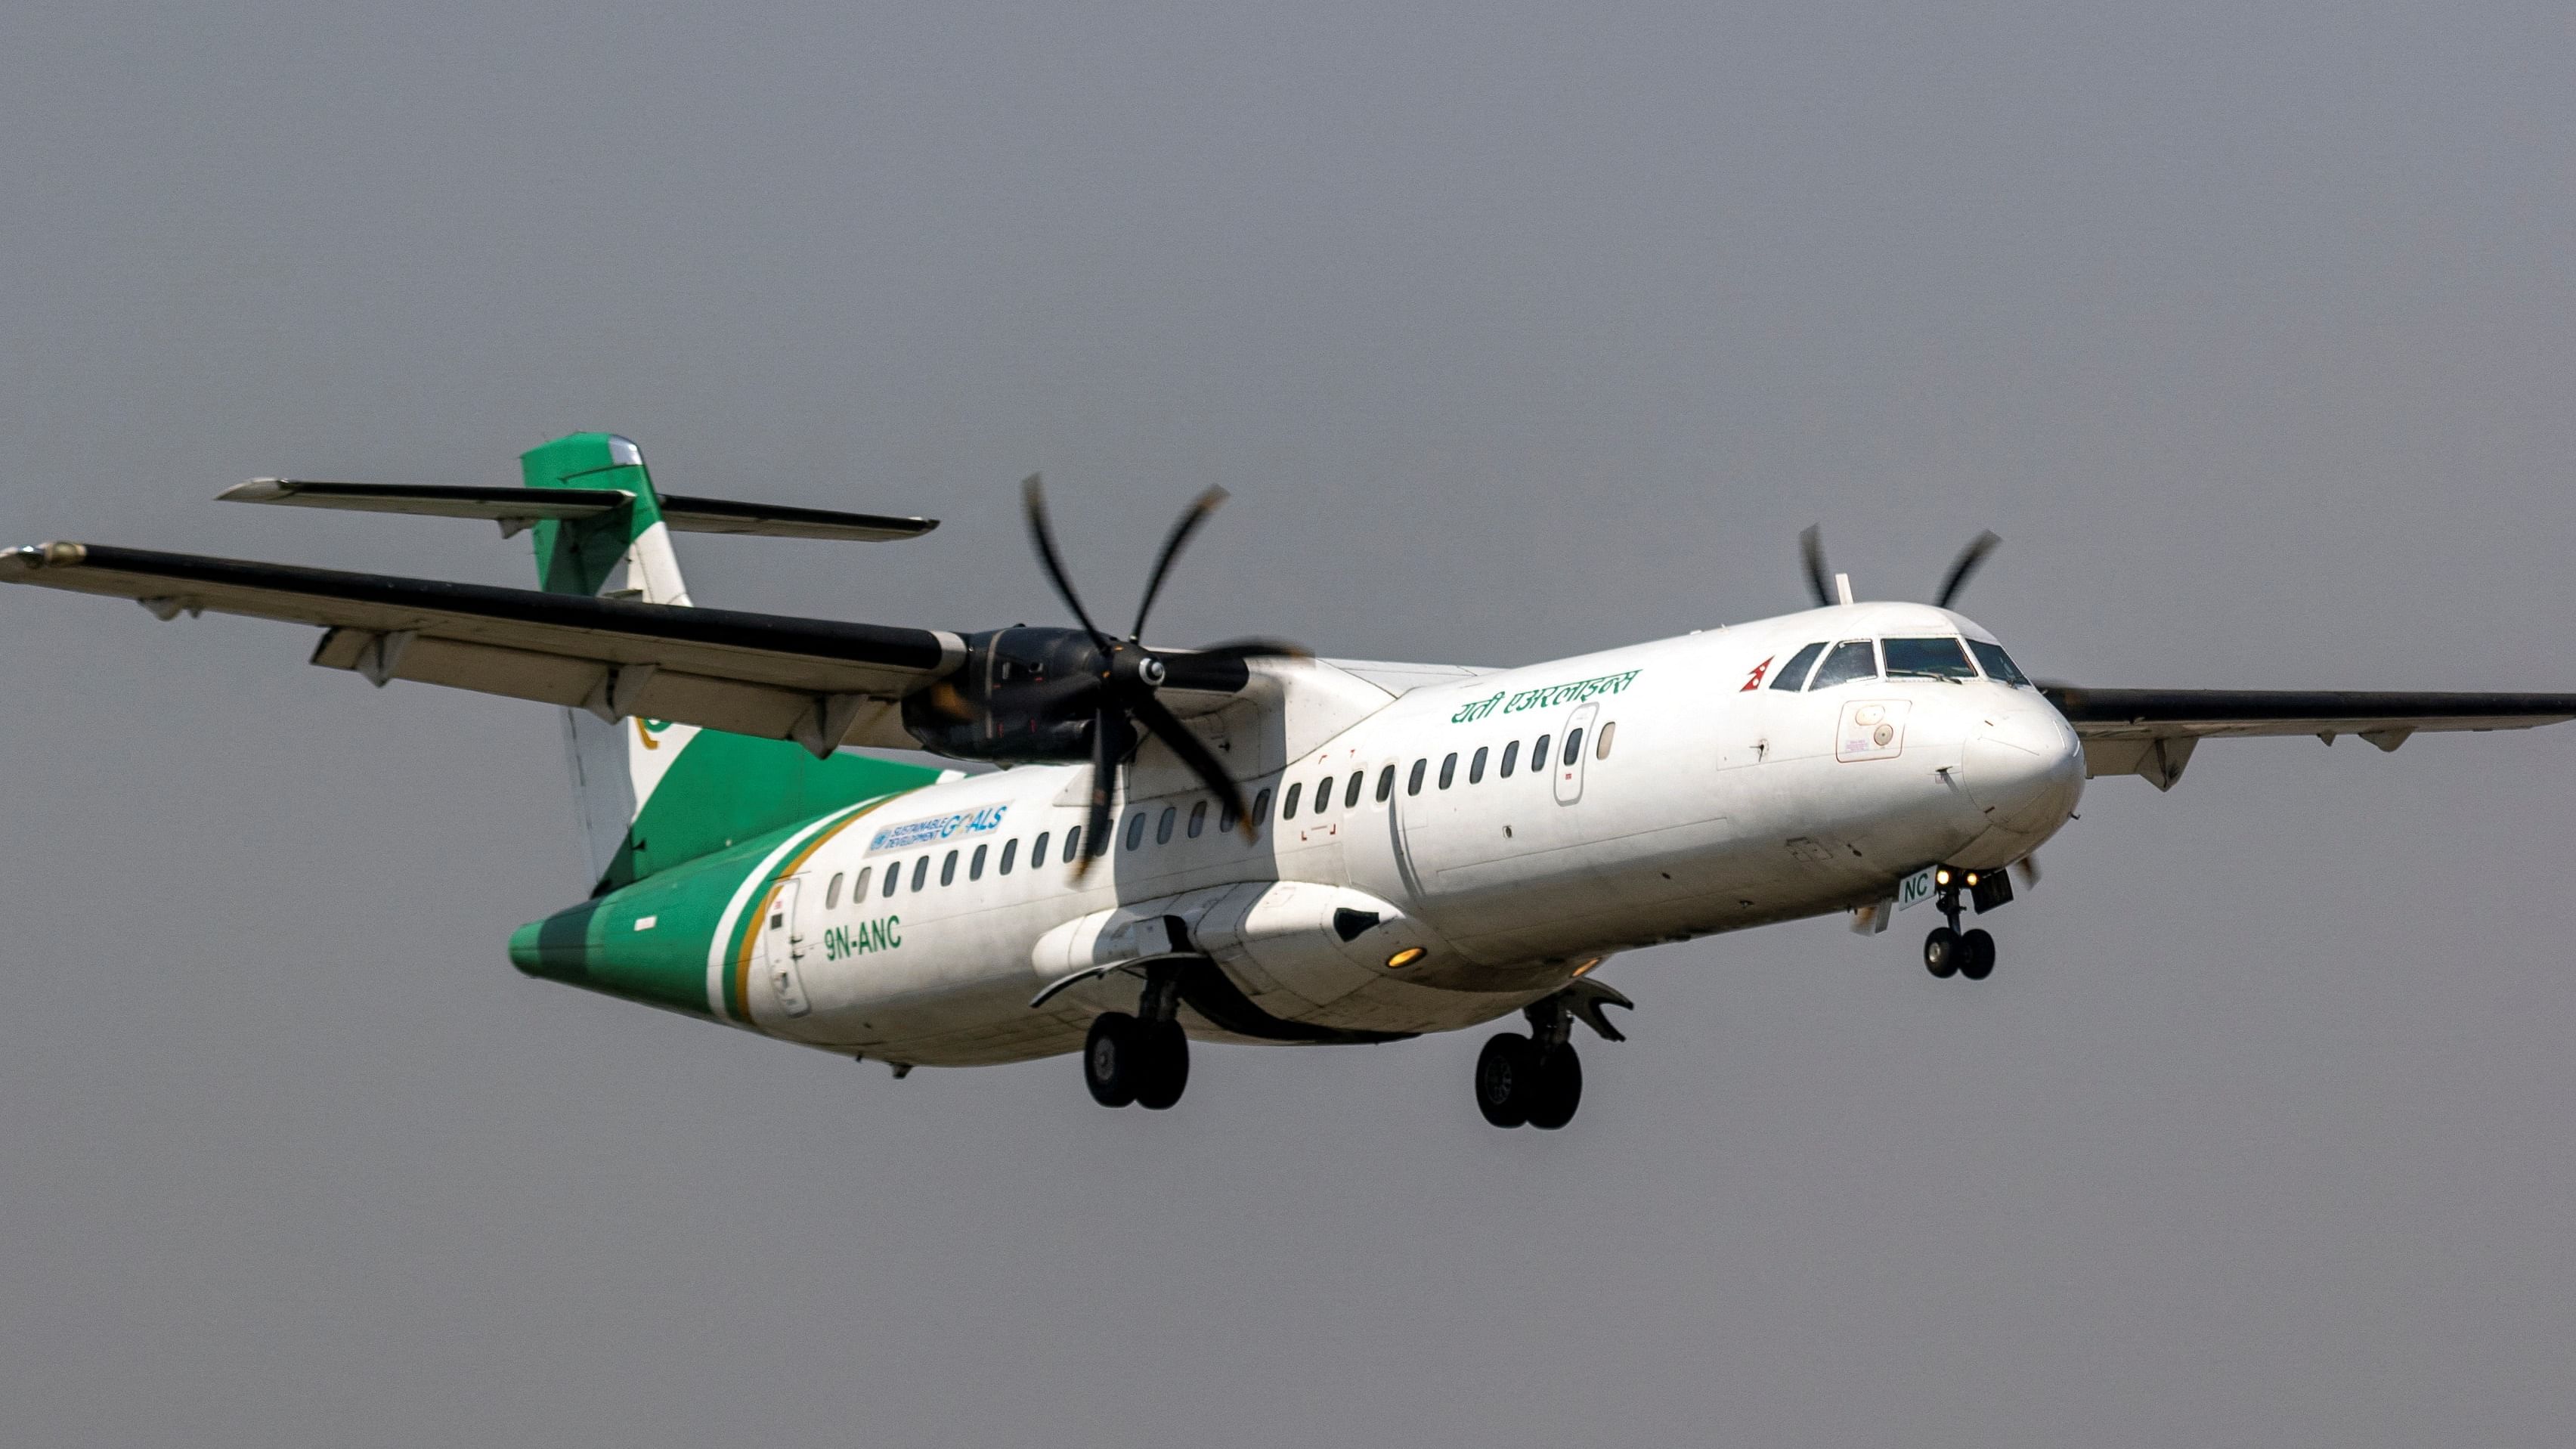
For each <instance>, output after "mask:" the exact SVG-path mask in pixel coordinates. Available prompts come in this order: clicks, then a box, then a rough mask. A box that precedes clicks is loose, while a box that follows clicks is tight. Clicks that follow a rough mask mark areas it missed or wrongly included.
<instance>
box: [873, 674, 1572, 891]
mask: <svg viewBox="0 0 2576 1449" xmlns="http://www.w3.org/2000/svg"><path fill="white" fill-rule="evenodd" d="M1618 728H1619V726H1618V724H1617V723H1616V722H1615V721H1614V722H1612V723H1609V724H1605V725H1603V726H1602V727H1601V732H1600V734H1599V735H1597V736H1595V737H1594V740H1593V745H1592V755H1593V758H1594V759H1600V760H1606V759H1608V758H1610V741H1611V739H1612V738H1613V737H1614V736H1615V735H1616V733H1617V731H1618ZM1550 742H1551V738H1550V736H1547V735H1540V736H1539V737H1538V738H1537V739H1536V740H1534V741H1532V742H1531V744H1530V749H1529V768H1530V773H1531V774H1534V775H1535V774H1541V773H1544V772H1545V770H1546V768H1547V757H1548V745H1549V744H1550ZM1491 753H1492V747H1491V746H1486V745H1480V746H1478V747H1477V749H1476V752H1475V754H1474V755H1473V756H1472V757H1470V758H1469V760H1468V762H1467V783H1468V784H1470V785H1473V784H1477V783H1480V782H1481V781H1483V780H1484V778H1485V765H1486V762H1487V760H1488V757H1489V756H1490V755H1491ZM1561 753H1562V755H1563V758H1562V759H1561V760H1560V761H1559V763H1561V764H1563V765H1566V766H1568V767H1569V768H1570V767H1571V766H1572V765H1573V764H1574V762H1575V761H1576V760H1579V759H1581V758H1582V757H1583V731H1582V730H1580V729H1575V730H1569V731H1567V732H1566V736H1565V743H1564V745H1563V747H1562V750H1561ZM1520 757H1521V742H1520V741H1518V740H1512V741H1510V742H1508V743H1506V744H1505V745H1504V746H1503V758H1502V763H1501V766H1500V768H1499V769H1497V770H1496V771H1495V774H1496V777H1497V778H1500V779H1509V778H1511V775H1512V771H1513V770H1514V769H1515V768H1517V767H1518V766H1519V764H1520ZM1430 768H1431V761H1430V760H1428V759H1420V760H1416V761H1414V762H1413V769H1412V771H1411V773H1409V774H1408V775H1407V776H1406V777H1405V783H1404V793H1406V794H1407V795H1419V794H1421V793H1422V781H1423V777H1424V775H1425V774H1426V773H1428V772H1429V770H1430ZM1457 775H1458V756H1457V755H1455V754H1452V755H1450V756H1449V757H1448V758H1447V759H1444V760H1442V761H1441V762H1440V788H1441V789H1443V790H1446V789H1448V788H1449V787H1450V785H1451V784H1452V783H1454V782H1455V780H1456V778H1457ZM1365 789H1368V771H1366V770H1353V771H1352V772H1351V774H1350V777H1349V778H1348V779H1344V778H1342V777H1341V776H1340V775H1338V774H1334V775H1326V776H1325V777H1324V778H1322V779H1321V780H1318V781H1316V782H1315V789H1314V793H1313V794H1312V795H1311V796H1309V795H1307V793H1306V782H1305V781H1303V780H1297V781H1292V782H1290V784H1289V786H1288V793H1287V794H1286V795H1284V796H1281V797H1280V801H1279V818H1280V819H1282V820H1294V819H1296V818H1297V811H1298V806H1299V802H1300V799H1301V798H1303V799H1304V801H1305V810H1306V813H1307V814H1308V815H1310V816H1320V815H1322V814H1324V813H1325V812H1326V811H1328V810H1330V809H1332V808H1333V801H1334V798H1335V796H1336V794H1338V795H1339V797H1340V799H1341V808H1343V809H1345V810H1349V809H1354V808H1356V807H1357V806H1358V805H1359V803H1360V792H1361V791H1362V790H1365ZM1372 793H1373V798H1375V800H1376V801H1377V803H1379V804H1381V805H1383V804H1385V803H1386V802H1387V800H1388V799H1389V798H1390V797H1391V796H1393V795H1394V794H1395V766H1393V765H1385V766H1381V767H1380V768H1379V770H1378V772H1377V786H1376V789H1375V790H1374V791H1373V792H1372ZM1209 803H1210V802H1208V801H1206V800H1199V801H1195V802H1193V803H1192V804H1191V806H1190V813H1189V819H1188V822H1187V823H1186V825H1185V824H1184V823H1183V822H1182V819H1181V808H1180V807H1179V806H1178V805H1166V806H1164V807H1163V810H1162V813H1161V814H1160V815H1159V816H1157V815H1155V814H1154V812H1152V811H1150V810H1139V811H1137V812H1136V813H1135V814H1133V815H1131V816H1129V817H1127V825H1126V829H1125V832H1124V833H1125V837H1126V846H1127V848H1128V849H1129V850H1140V849H1142V848H1143V847H1144V844H1145V829H1146V822H1147V821H1148V820H1149V819H1150V820H1152V821H1153V831H1154V843H1155V844H1156V845H1169V844H1171V843H1172V836H1173V834H1174V833H1175V832H1185V833H1186V834H1187V836H1188V838H1189V839H1192V840H1196V839H1198V838H1199V837H1200V836H1201V835H1203V834H1205V833H1206V832H1207V828H1208V824H1209V821H1208V815H1209V810H1208V806H1209ZM1215 815H1216V821H1215V824H1216V831H1217V833H1218V834H1219V835H1223V834H1224V833H1225V832H1227V831H1229V830H1232V829H1233V828H1234V811H1233V809H1232V808H1231V807H1223V806H1221V807H1219V808H1218V809H1217V810H1216V811H1215ZM1269 815H1270V792H1269V791H1268V790H1263V791H1262V792H1261V793H1260V794H1258V795H1255V796H1253V797H1252V823H1253V825H1254V827H1255V828H1256V829H1257V828H1258V827H1260V826H1261V825H1262V824H1263V823H1264V822H1265V821H1266V820H1267V819H1268V818H1269ZM1055 840H1056V835H1055V832H1054V831H1052V830H1041V831H1039V832H1038V834H1037V838H1036V839H1034V840H1032V841H1030V842H1029V856H1028V863H1029V867H1030V869H1032V870H1034V869H1036V868H1037V867H1038V866H1039V865H1041V864H1043V863H1044V862H1045V861H1046V859H1047V847H1048V846H1049V845H1050V844H1051V843H1053V842H1054V841H1055ZM1108 851H1109V839H1108V837H1107V836H1103V837H1102V838H1101V839H1099V840H1098V841H1096V842H1094V843H1093V847H1092V852H1091V853H1092V854H1093V855H1095V856H1099V855H1106V854H1108ZM1059 854H1060V856H1061V862H1060V863H1062V864H1065V865H1071V864H1073V861H1074V858H1075V857H1076V856H1079V855H1080V854H1082V827H1081V826H1078V825H1077V826H1075V827H1074V828H1073V829H1071V830H1068V831H1066V832H1065V833H1064V836H1063V842H1062V845H1061V846H1060V847H1059ZM961 858H962V862H963V865H964V869H965V872H966V878H967V879H968V880H970V881H971V880H982V879H983V878H984V871H985V867H986V866H987V865H990V866H991V867H992V869H993V872H994V873H995V874H997V875H1009V874H1010V873H1011V872H1012V871H1013V870H1014V869H1016V868H1017V867H1018V866H1019V863H1020V842H1019V841H1018V840H1016V839H1012V840H1005V841H1003V842H1002V849H1001V855H1000V857H999V858H998V859H996V858H995V857H994V854H993V846H992V843H991V842H989V841H987V842H986V843H984V844H982V845H978V846H976V847H975V849H974V851H973V853H972V854H968V853H966V852H964V851H962V850H952V851H949V852H948V853H947V854H946V855H943V856H936V857H934V856H928V855H924V856H920V857H917V858H915V859H914V860H913V861H912V862H911V863H910V866H909V868H908V869H907V867H906V864H905V862H903V861H896V862H895V863H893V864H892V865H889V866H887V867H885V873H884V874H883V875H882V876H880V875H878V874H877V867H875V866H873V865H870V866H863V867H861V868H860V870H859V877H858V880H857V882H856V883H854V884H851V885H850V901H851V903H852V904H853V905H855V904H857V903H858V902H860V901H863V900H865V899H867V895H868V887H869V883H870V881H871V880H873V881H875V882H876V883H877V894H878V896H879V897H880V898H885V897H891V896H894V895H897V894H899V893H901V892H902V891H904V890H905V889H907V888H909V889H911V890H916V891H918V890H926V889H928V888H929V886H930V869H931V861H932V860H933V859H937V860H938V862H939V883H940V884H941V885H954V884H956V883H957V873H958V869H959V866H960V863H961ZM847 881H848V872H846V871H844V872H841V873H839V874H836V875H834V876H833V877H832V881H831V884H830V885H827V886H825V887H824V888H823V909H825V910H827V911H830V910H838V909H839V908H840V905H841V887H842V885H843V884H844V883H846V882H847Z"/></svg>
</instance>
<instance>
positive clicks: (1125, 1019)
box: [1082, 970, 1190, 1112]
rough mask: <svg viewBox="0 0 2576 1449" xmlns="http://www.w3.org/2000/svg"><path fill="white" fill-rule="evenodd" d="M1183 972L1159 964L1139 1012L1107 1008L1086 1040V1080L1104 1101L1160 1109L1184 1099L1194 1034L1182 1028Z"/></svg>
mask: <svg viewBox="0 0 2576 1449" xmlns="http://www.w3.org/2000/svg"><path fill="white" fill-rule="evenodd" d="M1179 990H1180V977H1179V975H1178V974H1177V973H1175V972H1172V971H1169V970H1156V971H1154V972H1153V974H1152V975H1150V976H1149V977H1148V978H1147V979H1146V982H1145V991H1144V996H1143V999H1142V1000H1140V1001H1139V1002H1138V1003H1137V1005H1136V1015H1134V1016H1129V1015H1128V1014H1127V1013H1125V1012H1123V1011H1104V1012H1102V1013H1101V1014H1100V1015H1099V1016H1098V1017H1097V1018H1095V1019H1094V1020H1093V1021H1092V1023H1091V1035H1090V1036H1089V1037H1088V1038H1086V1039H1085V1040H1084V1041H1083V1044H1082V1080H1083V1085H1085V1086H1087V1087H1089V1088H1090V1089H1091V1100H1093V1101H1095V1102H1098V1103H1099V1104H1100V1105H1101V1106H1103V1107H1124V1106H1126V1105H1127V1104H1128V1103H1130V1102H1133V1103H1135V1104H1136V1105H1137V1106H1139V1107H1143V1108H1145V1109H1146V1110H1147V1111H1150V1112H1160V1111H1164V1110H1166V1109H1167V1108H1169V1107H1171V1106H1172V1105H1173V1104H1174V1103H1176V1102H1178V1101H1180V1100H1181V1092H1182V1090H1183V1089H1184V1088H1186V1087H1188V1086H1189V1084H1190V1039H1189V1037H1188V1036H1186V1035H1184V1034H1183V1033H1182V1031H1181V1023H1180V1021H1179V1019H1178V1013H1179V1010H1180V996H1179Z"/></svg>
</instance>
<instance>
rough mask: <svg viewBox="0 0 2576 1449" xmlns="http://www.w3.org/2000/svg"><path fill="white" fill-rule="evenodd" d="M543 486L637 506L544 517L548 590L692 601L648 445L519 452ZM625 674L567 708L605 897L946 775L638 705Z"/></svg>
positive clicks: (584, 438)
mask: <svg viewBox="0 0 2576 1449" xmlns="http://www.w3.org/2000/svg"><path fill="white" fill-rule="evenodd" d="M519 466H520V469H521V475H522V477H523V479H524V481H525V482H526V483H527V486H529V487H531V488H614V489H619V490H622V491H624V492H626V493H628V494H631V495H633V501H632V502H631V503H629V504H627V505H626V506H625V507H623V508H620V509H617V510H616V511H614V512H611V513H607V514H603V515H601V516H599V517H597V518H582V519H570V520H564V521H560V522H558V521H552V520H549V521H546V522H541V523H539V524H537V525H536V526H535V528H534V529H532V530H531V532H533V533H534V534H535V536H536V545H537V585H538V587H540V588H542V589H544V590H545V591H546V592H548V593H551V594H587V595H594V596H598V595H605V596H609V597H614V598H629V599H638V600H641V601H642V602H644V603H648V604H670V605H675V606H679V607H686V606H687V605H688V603H689V590H688V586H687V584H686V583H685V582H683V581H682V579H681V577H680V563H679V559H678V558H677V557H676V556H675V555H674V554H673V553H672V551H671V531H670V529H669V528H668V527H667V526H665V525H664V523H663V522H662V510H661V500H660V497H659V496H658V495H657V494H655V493H654V491H653V481H652V478H651V476H650V475H649V474H648V473H647V472H646V471H645V467H644V453H643V450H642V449H640V448H638V447H636V446H635V444H634V443H633V442H631V441H629V440H628V439H625V438H621V437H619V436H617V435H616V434H614V433H575V434H573V435H571V436H570V437H565V438H557V439H555V440H554V441H553V442H551V443H548V444H546V445H545V446H543V447H541V448H536V449H533V450H531V451H529V452H527V453H523V454H521V455H520V457H519ZM616 693H617V690H616V681H615V680H613V679H607V678H603V679H602V680H601V683H600V688H599V689H598V691H597V692H596V693H595V694H594V696H593V698H592V702H591V706H590V707H589V708H585V709H568V710H565V711H564V734H565V740H566V743H567V745H568V746H569V750H570V753H571V756H572V776H573V798H574V800H575V802H576V803H577V804H578V806H579V808H580V811H581V833H582V840H583V843H584V845H585V846H586V847H587V848H588V850H589V854H590V873H591V881H592V893H593V894H599V893H601V892H605V891H611V890H615V889H616V888H618V887H619V886H623V885H628V884H632V883H633V882H635V881H637V880H641V879H642V878H644V877H645V876H648V875H651V874H653V873H654V872H655V871H658V870H668V869H670V868H671V867H672V866H675V865H678V864H680V863H682V862H684V861H688V860H694V859H696V858H697V857H699V856H702V855H706V854H708V853H710V852H712V851H718V850H722V849H724V848H725V847H726V846H729V845H731V844H733V843H734V842H735V841H738V840H748V839H751V838H752V837H754V836H757V835H761V834H764V833H766V832H768V831H771V830H775V829H777V828H779V827H780V826H782V825H788V824H792V823H794V822H796V821H799V820H805V819H810V818H811V817H813V816H816V815H821V814H823V813H825V812H827V811H831V810H836V809H839V808H840V807H841V806H843V805H847V804H851V803H853V802H855V801H859V800H864V799H868V798H870V797H872V796H877V795H886V794H892V793H894V792H896V791H899V790H910V789H914V788H917V787H919V786H922V785H926V784H929V783H931V782H932V781H934V780H936V779H938V778H939V773H940V772H939V771H937V770H931V769H924V768H922V767H920V766H916V765H904V764H897V763H895V762H893V761H890V760H875V759H869V758H867V757H866V756H863V755H846V754H842V755H834V756H833V757H831V758H830V759H828V760H817V759H815V758H814V757H813V756H812V755H810V754H808V753H806V751H805V748H804V746H802V745H798V744H794V743H791V742H789V741H785V740H763V739H752V738H748V737H746V736H743V735H729V734H724V733H722V732H720V731H716V730H701V729H699V728H698V727H697V726H695V725H687V724H676V723H673V722H671V721H669V720H657V719H643V718H638V717H634V716H629V715H627V714H625V713H624V712H623V711H621V710H620V709H619V708H618V701H617V700H616V698H615V695H616Z"/></svg>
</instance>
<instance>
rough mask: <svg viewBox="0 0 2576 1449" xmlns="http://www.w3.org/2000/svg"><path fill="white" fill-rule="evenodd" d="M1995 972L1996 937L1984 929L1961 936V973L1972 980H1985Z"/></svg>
mask: <svg viewBox="0 0 2576 1449" xmlns="http://www.w3.org/2000/svg"><path fill="white" fill-rule="evenodd" d="M1994 973H1995V938H1994V937H1992V936H1989V935H1987V934H1986V933H1985V932H1983V931H1970V932H1968V933H1967V934H1965V935H1963V936H1961V937H1960V938H1959V974H1960V975H1962V976H1965V977H1967V978H1968V979H1969V980H1971V981H1983V980H1985V979H1986V978H1987V977H1989V976H1992V975H1993V974H1994Z"/></svg>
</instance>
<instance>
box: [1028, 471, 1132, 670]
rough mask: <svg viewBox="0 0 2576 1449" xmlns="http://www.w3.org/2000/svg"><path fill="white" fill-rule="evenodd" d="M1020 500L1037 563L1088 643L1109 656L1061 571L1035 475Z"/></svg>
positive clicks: (1042, 489)
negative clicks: (1025, 515) (1079, 621)
mask: <svg viewBox="0 0 2576 1449" xmlns="http://www.w3.org/2000/svg"><path fill="white" fill-rule="evenodd" d="M1020 498H1021V502H1022V503H1023V505H1024V506H1025V507H1026V509H1027V512H1028V516H1029V537H1030V539H1031V540H1033V541H1034V542H1035V543H1036V544H1037V546H1038V561H1039V562H1040V563H1043V564H1045V565H1046V571H1047V577H1048V578H1049V579H1052V580H1054V581H1055V591H1056V593H1057V594H1059V595H1061V596H1062V597H1063V599H1064V601H1065V603H1066V604H1067V605H1069V606H1071V607H1072V609H1073V617H1075V618H1077V619H1079V620H1081V621H1082V628H1083V632H1085V633H1087V634H1089V635H1090V636H1091V642H1093V643H1094V644H1097V645H1099V646H1100V652H1101V653H1103V654H1106V653H1108V652H1109V647H1110V639H1109V636H1108V635H1106V634H1103V633H1101V632H1100V626H1099V625H1097V624H1094V623H1093V622H1091V611H1090V610H1088V609H1086V608H1084V607H1082V596H1081V595H1080V594H1077V593H1075V592H1074V591H1073V579H1072V578H1071V576H1069V575H1068V574H1066V573H1065V571H1064V560H1063V559H1062V558H1060V557H1058V556H1057V555H1056V551H1055V529H1054V527H1053V526H1051V525H1050V524H1049V523H1048V522H1047V506H1046V488H1045V486H1044V485H1042V484H1040V483H1039V482H1038V475H1037V474H1035V473H1031V474H1030V475H1029V476H1028V479H1027V481H1025V482H1023V483H1022V484H1020Z"/></svg>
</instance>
